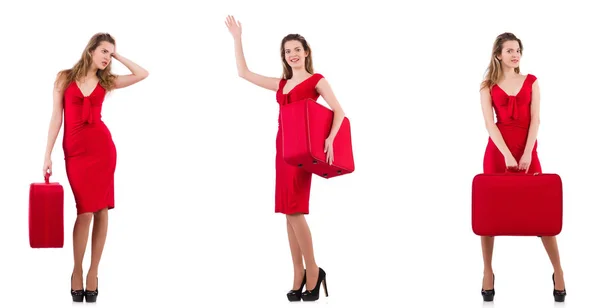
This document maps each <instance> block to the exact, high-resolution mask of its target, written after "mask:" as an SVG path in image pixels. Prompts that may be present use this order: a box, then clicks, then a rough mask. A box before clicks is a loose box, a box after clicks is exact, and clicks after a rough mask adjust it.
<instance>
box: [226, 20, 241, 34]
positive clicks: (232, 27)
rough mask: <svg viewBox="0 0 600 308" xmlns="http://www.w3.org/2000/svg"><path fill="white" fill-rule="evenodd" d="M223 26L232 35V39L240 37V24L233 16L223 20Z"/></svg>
mask: <svg viewBox="0 0 600 308" xmlns="http://www.w3.org/2000/svg"><path fill="white" fill-rule="evenodd" d="M225 25H226V26H227V29H229V32H230V33H231V35H233V38H234V39H238V38H240V37H242V23H241V22H239V21H236V20H235V18H234V17H233V16H231V15H229V16H227V19H226V20H225Z"/></svg>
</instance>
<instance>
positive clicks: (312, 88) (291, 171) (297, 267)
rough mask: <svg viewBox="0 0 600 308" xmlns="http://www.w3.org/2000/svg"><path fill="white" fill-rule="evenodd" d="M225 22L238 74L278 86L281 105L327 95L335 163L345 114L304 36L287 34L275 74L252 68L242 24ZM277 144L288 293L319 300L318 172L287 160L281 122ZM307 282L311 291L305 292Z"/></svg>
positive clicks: (273, 87)
mask: <svg viewBox="0 0 600 308" xmlns="http://www.w3.org/2000/svg"><path fill="white" fill-rule="evenodd" d="M225 24H226V25H227V28H228V29H229V32H231V35H232V36H233V40H234V46H235V58H236V63H237V71H238V75H239V76H240V77H242V78H244V79H245V80H247V81H249V82H251V83H253V84H255V85H257V86H259V87H262V88H265V89H268V90H271V91H274V92H275V98H276V100H277V103H278V104H279V106H280V108H281V106H283V105H286V104H291V103H294V102H297V101H300V100H303V99H308V98H310V99H313V100H317V98H318V97H319V96H322V97H323V98H324V99H325V101H326V102H327V104H328V105H329V106H330V107H331V109H332V110H333V112H334V118H333V124H332V128H331V130H330V133H329V136H328V138H327V140H326V142H325V148H324V151H325V152H326V153H327V162H328V163H330V164H331V162H332V161H333V158H334V157H333V146H332V145H333V141H334V138H335V136H336V134H337V132H338V130H339V128H340V125H341V123H342V120H343V119H344V116H345V115H344V111H343V110H342V107H341V106H340V104H339V103H338V101H337V99H336V97H335V95H334V93H333V91H332V89H331V87H330V85H329V83H328V82H327V80H326V79H325V78H324V77H323V76H322V75H321V74H315V73H314V72H313V62H312V53H311V49H310V47H309V45H308V43H307V42H306V40H305V39H304V37H302V36H301V35H298V34H290V35H287V36H286V37H284V38H283V40H282V41H281V47H280V53H281V62H282V65H283V77H282V78H271V77H265V76H261V75H259V74H256V73H254V72H252V71H250V70H249V69H248V66H247V65H246V60H245V58H244V53H243V49H242V26H241V23H239V22H237V21H236V20H235V19H234V18H233V17H232V16H228V17H227V19H226V21H225ZM275 144H276V149H277V155H276V158H275V168H276V172H275V179H276V181H275V183H276V184H275V212H276V213H282V214H285V215H286V220H287V234H288V240H289V245H290V250H291V254H292V263H293V266H294V282H293V286H292V290H290V291H289V292H288V293H287V297H288V300H289V301H299V300H301V299H302V300H304V301H316V300H318V299H319V294H320V287H321V284H323V287H324V289H325V296H328V293H327V282H326V280H325V271H324V270H323V269H322V268H320V267H319V266H318V265H317V262H316V261H315V256H314V252H313V244H312V237H311V232H310V229H309V227H308V224H307V222H306V219H305V215H308V213H309V198H310V186H311V177H312V174H311V173H308V172H306V171H303V170H302V169H300V168H296V167H294V166H291V165H288V164H286V163H285V161H284V160H283V153H282V140H281V123H280V126H279V130H278V132H277V138H276V142H275ZM305 265H306V267H305ZM305 286H306V290H305V291H304V292H302V290H303V288H304V287H305Z"/></svg>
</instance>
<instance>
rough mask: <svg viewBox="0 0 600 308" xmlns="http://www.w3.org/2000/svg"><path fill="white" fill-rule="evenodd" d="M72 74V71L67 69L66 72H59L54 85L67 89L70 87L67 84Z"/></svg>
mask: <svg viewBox="0 0 600 308" xmlns="http://www.w3.org/2000/svg"><path fill="white" fill-rule="evenodd" d="M70 72H71V70H70V69H66V70H62V71H59V72H58V73H57V74H56V79H55V81H54V84H55V86H56V87H57V88H65V87H66V86H68V84H67V82H68V80H69V73H70Z"/></svg>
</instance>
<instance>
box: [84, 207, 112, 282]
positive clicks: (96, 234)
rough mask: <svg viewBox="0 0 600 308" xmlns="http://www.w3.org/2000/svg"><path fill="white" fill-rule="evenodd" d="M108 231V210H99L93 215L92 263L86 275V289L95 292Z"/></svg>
mask: <svg viewBox="0 0 600 308" xmlns="http://www.w3.org/2000/svg"><path fill="white" fill-rule="evenodd" d="M107 231H108V209H106V208H105V209H103V210H100V211H98V212H96V213H94V229H93V231H92V262H91V263H90V269H89V271H88V274H87V279H86V280H87V281H86V286H87V287H86V289H87V290H89V291H93V290H96V288H97V287H98V283H97V282H98V280H97V278H98V266H99V265H100V258H101V257H102V251H103V250H104V243H106V233H107Z"/></svg>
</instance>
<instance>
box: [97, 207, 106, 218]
mask: <svg viewBox="0 0 600 308" xmlns="http://www.w3.org/2000/svg"><path fill="white" fill-rule="evenodd" d="M105 216H108V209H107V208H104V209H101V210H99V211H98V212H94V218H102V217H105Z"/></svg>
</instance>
